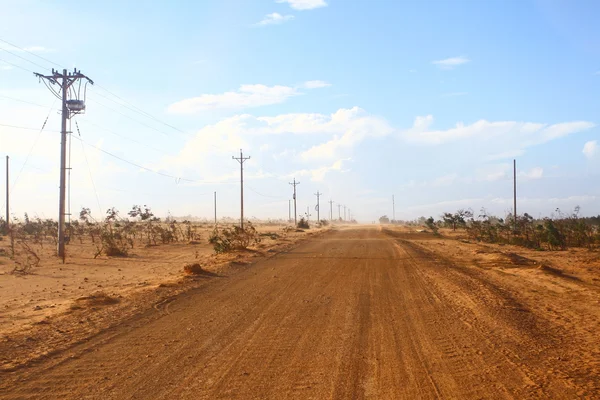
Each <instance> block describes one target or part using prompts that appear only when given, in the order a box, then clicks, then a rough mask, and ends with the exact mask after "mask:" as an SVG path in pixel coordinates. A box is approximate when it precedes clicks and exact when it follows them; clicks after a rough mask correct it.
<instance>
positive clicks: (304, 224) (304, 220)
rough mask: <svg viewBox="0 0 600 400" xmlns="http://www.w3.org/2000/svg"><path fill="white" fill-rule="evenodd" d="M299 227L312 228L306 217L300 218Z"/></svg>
mask: <svg viewBox="0 0 600 400" xmlns="http://www.w3.org/2000/svg"><path fill="white" fill-rule="evenodd" d="M297 227H298V228H299V229H310V225H309V224H308V221H307V220H306V219H304V217H302V218H300V221H298V226H297Z"/></svg>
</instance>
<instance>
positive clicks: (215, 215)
mask: <svg viewBox="0 0 600 400" xmlns="http://www.w3.org/2000/svg"><path fill="white" fill-rule="evenodd" d="M215 226H217V192H215Z"/></svg>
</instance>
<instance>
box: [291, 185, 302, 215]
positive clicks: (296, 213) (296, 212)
mask: <svg viewBox="0 0 600 400" xmlns="http://www.w3.org/2000/svg"><path fill="white" fill-rule="evenodd" d="M299 184H300V182H296V178H294V182H290V185H292V186H294V225H296V226H297V225H298V211H297V209H296V186H298V185H299Z"/></svg>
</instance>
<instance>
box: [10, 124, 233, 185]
mask: <svg viewBox="0 0 600 400" xmlns="http://www.w3.org/2000/svg"><path fill="white" fill-rule="evenodd" d="M0 126H6V127H9V128H15V129H25V130H35V131H37V130H38V129H37V128H30V127H25V126H17V125H8V124H0ZM46 132H53V133H57V132H59V131H51V130H47V129H46ZM73 138H74V139H76V140H80V141H81V142H83V143H85V144H86V145H88V146H90V147H92V148H94V149H96V150H98V151H100V152H102V153H104V154H106V155H109V156H111V157H113V158H116V159H117V160H119V161H122V162H124V163H126V164H130V165H132V166H134V167H137V168H141V169H143V170H145V171H148V172H153V173H155V174H157V175H161V176H164V177H167V178H172V179H175V180H176V181H177V182H180V181H185V182H191V183H201V184H208V183H210V184H232V183H235V181H205V180H201V179H187V178H180V177H178V176H175V175H171V174H167V173H164V172H160V171H156V170H153V169H151V168H147V167H144V166H142V165H140V164H137V163H135V162H133V161H129V160H127V159H125V158H123V157H120V156H117V155H116V154H113V153H111V152H109V151H107V150H104V149H102V148H100V147H98V146H96V145H93V144H91V143H89V142H87V141H85V140H83V139H82V138H78V137H75V136H74V137H73Z"/></svg>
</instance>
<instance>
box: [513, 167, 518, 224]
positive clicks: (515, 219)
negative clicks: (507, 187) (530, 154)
mask: <svg viewBox="0 0 600 400" xmlns="http://www.w3.org/2000/svg"><path fill="white" fill-rule="evenodd" d="M513 196H514V197H513V206H514V208H513V218H514V223H515V226H514V230H515V232H516V231H517V160H513Z"/></svg>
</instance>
